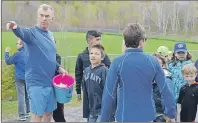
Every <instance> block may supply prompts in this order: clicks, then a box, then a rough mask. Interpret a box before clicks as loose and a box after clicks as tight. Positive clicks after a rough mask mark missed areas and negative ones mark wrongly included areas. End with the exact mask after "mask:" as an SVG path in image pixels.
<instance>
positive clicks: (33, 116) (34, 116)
mask: <svg viewBox="0 0 198 123" xmlns="http://www.w3.org/2000/svg"><path fill="white" fill-rule="evenodd" d="M31 122H41V116H38V115H36V114H32V118H31Z"/></svg>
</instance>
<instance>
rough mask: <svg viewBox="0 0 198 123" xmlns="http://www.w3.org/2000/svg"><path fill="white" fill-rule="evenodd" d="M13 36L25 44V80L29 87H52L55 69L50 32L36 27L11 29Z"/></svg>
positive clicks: (52, 40)
mask: <svg viewBox="0 0 198 123" xmlns="http://www.w3.org/2000/svg"><path fill="white" fill-rule="evenodd" d="M13 32H14V34H15V35H16V36H17V37H19V38H20V39H21V40H23V41H24V43H25V48H26V56H27V61H26V63H27V64H26V69H25V80H26V82H27V87H29V86H44V87H46V86H47V87H49V86H52V79H53V77H54V73H55V69H56V47H55V42H54V38H53V35H52V32H50V31H46V30H42V29H41V28H39V27H38V26H35V27H32V28H21V27H19V26H18V27H17V29H13Z"/></svg>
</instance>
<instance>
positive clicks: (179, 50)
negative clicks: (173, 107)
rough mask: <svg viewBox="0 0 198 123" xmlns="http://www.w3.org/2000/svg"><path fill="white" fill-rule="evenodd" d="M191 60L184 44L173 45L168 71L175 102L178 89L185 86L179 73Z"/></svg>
mask: <svg viewBox="0 0 198 123" xmlns="http://www.w3.org/2000/svg"><path fill="white" fill-rule="evenodd" d="M191 58H192V56H191V55H190V54H189V52H188V50H187V46H186V43H185V42H177V43H175V46H174V53H173V56H172V58H171V61H170V62H169V63H168V70H169V71H170V72H171V74H172V81H173V84H174V97H175V102H177V100H178V97H179V90H180V88H181V87H182V86H183V85H185V84H186V82H185V80H184V77H183V75H182V72H181V71H182V68H183V66H184V65H186V64H190V63H192V60H191Z"/></svg>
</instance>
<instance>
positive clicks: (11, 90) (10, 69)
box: [1, 62, 17, 100]
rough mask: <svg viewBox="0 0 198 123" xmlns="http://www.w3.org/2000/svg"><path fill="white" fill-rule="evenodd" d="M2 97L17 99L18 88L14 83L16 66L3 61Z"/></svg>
mask: <svg viewBox="0 0 198 123" xmlns="http://www.w3.org/2000/svg"><path fill="white" fill-rule="evenodd" d="M1 65H2V84H1V85H2V99H6V100H16V98H17V96H16V88H15V83H14V66H13V65H10V66H8V65H6V64H5V62H2V64H1Z"/></svg>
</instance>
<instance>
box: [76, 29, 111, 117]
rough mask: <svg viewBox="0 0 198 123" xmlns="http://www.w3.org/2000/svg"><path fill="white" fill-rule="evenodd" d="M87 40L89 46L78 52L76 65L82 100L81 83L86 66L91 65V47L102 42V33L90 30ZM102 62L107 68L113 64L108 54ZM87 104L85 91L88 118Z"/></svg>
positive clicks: (84, 110)
mask: <svg viewBox="0 0 198 123" xmlns="http://www.w3.org/2000/svg"><path fill="white" fill-rule="evenodd" d="M86 40H87V43H88V47H86V49H85V50H84V51H83V52H82V53H80V54H78V57H77V60H76V66H75V79H76V92H77V95H78V100H81V83H82V79H83V71H84V70H85V68H87V67H89V66H90V65H91V63H90V60H89V49H90V48H91V47H92V46H93V45H95V44H100V40H101V33H99V32H97V31H95V30H90V31H88V32H87V34H86ZM101 62H102V63H104V64H105V66H106V67H107V68H109V66H110V64H111V61H110V59H109V57H108V56H107V55H106V54H105V55H104V59H103V60H102V61H101ZM85 104H87V97H86V95H84V92H83V118H88V117H89V116H88V114H87V113H86V112H87V111H86V109H87V105H85Z"/></svg>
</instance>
